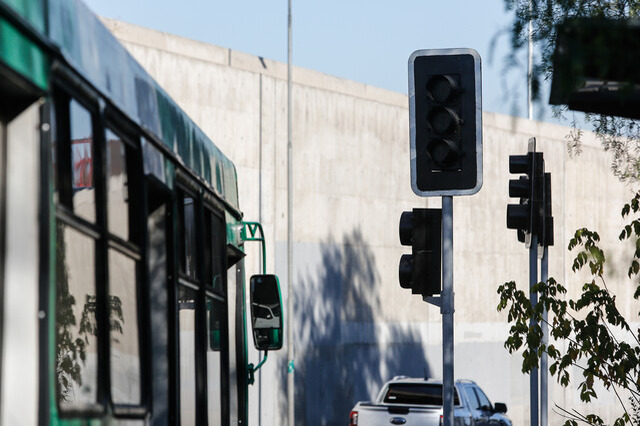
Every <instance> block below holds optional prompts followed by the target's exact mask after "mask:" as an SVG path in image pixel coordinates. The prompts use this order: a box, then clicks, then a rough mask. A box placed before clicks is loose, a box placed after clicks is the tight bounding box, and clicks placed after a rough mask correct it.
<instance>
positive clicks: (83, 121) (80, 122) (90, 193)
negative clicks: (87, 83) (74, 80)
mask: <svg viewBox="0 0 640 426" xmlns="http://www.w3.org/2000/svg"><path fill="white" fill-rule="evenodd" d="M69 107H70V112H69V119H70V136H71V168H72V174H71V176H72V187H73V211H74V213H75V214H76V215H78V216H80V217H82V218H83V219H86V220H88V221H89V222H95V221H96V195H95V189H94V188H95V186H94V182H93V177H94V173H93V151H94V149H93V145H94V144H93V132H92V127H91V124H92V122H91V114H90V113H89V111H87V110H86V109H85V108H84V107H82V106H81V105H80V104H79V103H78V102H77V101H75V100H72V101H71V104H70V106H69Z"/></svg>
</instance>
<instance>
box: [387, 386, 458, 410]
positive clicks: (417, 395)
mask: <svg viewBox="0 0 640 426" xmlns="http://www.w3.org/2000/svg"><path fill="white" fill-rule="evenodd" d="M384 402H385V403H388V404H389V403H390V404H413V405H439V406H442V385H439V384H423V383H394V384H390V385H389V389H387V393H386V394H385V396H384ZM453 404H454V405H460V402H459V399H458V392H457V390H455V389H454V392H453Z"/></svg>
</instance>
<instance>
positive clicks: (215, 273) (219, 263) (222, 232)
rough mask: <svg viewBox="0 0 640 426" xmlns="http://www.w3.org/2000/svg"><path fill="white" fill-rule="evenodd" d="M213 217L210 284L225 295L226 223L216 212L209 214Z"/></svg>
mask: <svg viewBox="0 0 640 426" xmlns="http://www.w3.org/2000/svg"><path fill="white" fill-rule="evenodd" d="M209 217H210V218H211V234H210V236H209V243H210V244H211V279H210V285H211V286H212V287H213V291H215V292H217V293H219V294H221V295H224V291H225V285H224V278H223V275H222V274H223V273H224V263H225V258H226V252H225V250H224V247H225V245H226V242H227V234H226V225H225V223H224V220H223V219H221V218H220V217H219V216H217V215H214V214H209Z"/></svg>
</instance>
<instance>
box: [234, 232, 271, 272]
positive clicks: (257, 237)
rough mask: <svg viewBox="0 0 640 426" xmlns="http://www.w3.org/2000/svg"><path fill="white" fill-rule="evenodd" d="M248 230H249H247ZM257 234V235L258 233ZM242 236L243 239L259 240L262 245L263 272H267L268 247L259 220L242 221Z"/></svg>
mask: <svg viewBox="0 0 640 426" xmlns="http://www.w3.org/2000/svg"><path fill="white" fill-rule="evenodd" d="M247 231H248V232H247ZM256 234H257V235H256ZM240 237H241V238H242V240H243V241H259V242H260V243H261V246H262V273H263V274H266V273H267V248H266V246H265V241H264V232H263V231H262V225H260V223H259V222H242V230H241V231H240Z"/></svg>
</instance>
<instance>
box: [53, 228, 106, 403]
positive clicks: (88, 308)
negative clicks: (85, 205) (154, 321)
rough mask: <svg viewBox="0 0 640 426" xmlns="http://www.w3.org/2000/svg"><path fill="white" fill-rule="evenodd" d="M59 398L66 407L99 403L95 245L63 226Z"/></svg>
mask: <svg viewBox="0 0 640 426" xmlns="http://www.w3.org/2000/svg"><path fill="white" fill-rule="evenodd" d="M57 231H58V239H57V247H56V248H57V253H58V256H57V265H56V287H57V293H56V297H57V300H56V371H55V373H56V397H57V400H58V403H59V404H60V406H61V408H63V409H64V408H78V407H81V406H83V405H88V404H95V403H96V402H97V390H98V377H97V374H98V373H97V370H98V369H97V364H98V362H97V361H98V360H97V357H98V354H97V337H96V336H97V326H96V317H95V309H96V298H95V294H96V284H95V242H94V240H93V239H91V238H89V237H86V236H85V235H83V234H81V233H80V232H78V231H76V230H74V229H73V228H69V227H66V226H65V225H63V224H61V223H59V224H58V228H57Z"/></svg>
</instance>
